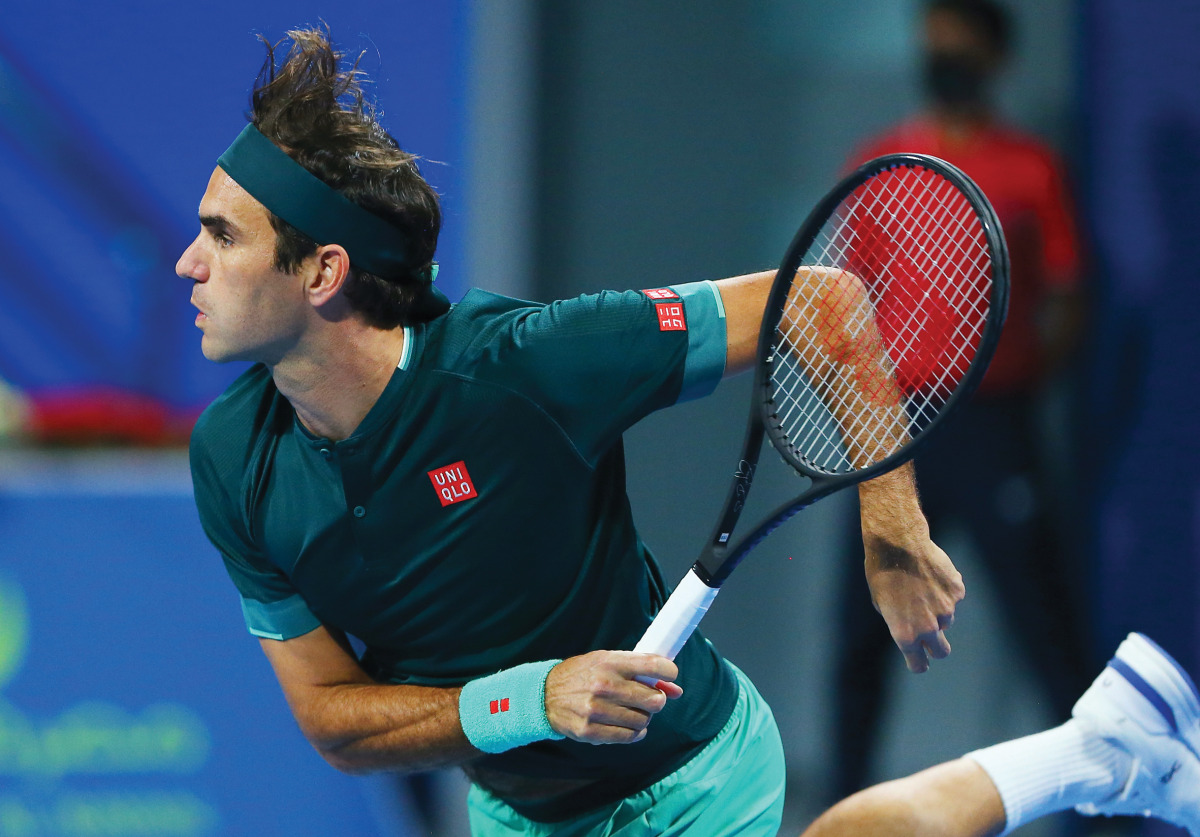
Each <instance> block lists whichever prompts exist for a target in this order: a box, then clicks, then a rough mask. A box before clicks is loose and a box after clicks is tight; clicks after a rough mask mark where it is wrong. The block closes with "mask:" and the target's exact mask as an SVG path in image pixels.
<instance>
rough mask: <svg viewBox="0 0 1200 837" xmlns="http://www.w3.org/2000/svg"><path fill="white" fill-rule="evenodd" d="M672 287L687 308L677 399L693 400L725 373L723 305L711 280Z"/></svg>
mask: <svg viewBox="0 0 1200 837" xmlns="http://www.w3.org/2000/svg"><path fill="white" fill-rule="evenodd" d="M671 290H673V291H674V292H675V293H677V294H679V296H680V298H681V299H682V300H683V308H684V311H686V312H687V328H688V353H687V360H686V361H685V362H684V365H683V386H682V387H681V388H680V390H679V401H680V402H682V401H693V400H695V399H697V398H703V397H704V396H706V395H710V394H712V391H713V390H714V389H716V388H717V384H719V383H720V382H721V378H722V376H724V374H725V355H726V352H727V350H728V343H727V337H726V332H725V305H724V303H722V301H721V292H720V291H719V290H718V289H717V286H716V284H715V283H714V282H708V281H705V282H689V283H688V284H686V285H672V286H671Z"/></svg>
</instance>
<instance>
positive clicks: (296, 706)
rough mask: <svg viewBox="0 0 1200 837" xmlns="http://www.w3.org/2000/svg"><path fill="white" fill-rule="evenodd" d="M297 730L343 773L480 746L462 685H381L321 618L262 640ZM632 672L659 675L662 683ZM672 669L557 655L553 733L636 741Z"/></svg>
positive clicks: (423, 763) (452, 756)
mask: <svg viewBox="0 0 1200 837" xmlns="http://www.w3.org/2000/svg"><path fill="white" fill-rule="evenodd" d="M260 642H261V643H262V648H263V652H264V653H265V654H266V655H267V659H268V660H269V661H270V663H271V666H272V668H273V669H274V670H275V675H276V677H277V678H278V679H279V683H280V686H282V688H283V693H284V696H285V697H286V698H287V702H288V705H289V706H290V707H291V710H292V714H293V715H294V716H295V718H296V721H297V723H298V724H299V726H300V729H301V731H302V732H303V733H304V735H305V737H306V738H307V739H308V740H309V742H310V743H311V744H312V745H313V747H314V748H316V750H317V752H318V753H320V754H321V756H322V757H324V758H325V760H326V761H328V762H329V763H330V764H332V765H333V766H334V767H336V768H337V769H339V770H342V771H344V772H347V773H369V772H373V771H377V770H388V771H402V772H403V771H412V770H424V769H429V768H433V767H441V766H446V765H454V764H461V763H463V762H466V761H469V760H471V759H473V758H476V757H478V756H480V755H482V753H481V752H480V751H479V750H477V749H476V748H475V747H474V746H472V745H471V743H470V742H469V741H468V740H467V736H466V734H465V733H464V732H463V729H462V724H461V722H460V720H459V714H458V700H459V693H460V692H461V691H462V688H461V687H450V688H439V687H431V686H408V685H385V684H380V683H377V682H376V681H374V680H372V679H371V678H370V677H369V676H368V675H367V674H366V672H364V671H363V670H362V668H361V667H360V666H359V664H358V661H357V660H356V659H355V657H354V655H353V652H352V651H351V649H350V647H349V644H348V643H347V642H346V640H345V637H344V636H341V635H340V634H338V633H336V632H334V631H331V630H329V629H328V628H325V627H323V626H322V627H319V628H317V629H316V630H314V631H311V632H309V633H307V634H305V635H303V636H300V637H296V638H294V639H289V640H283V641H279V640H271V639H263V640H260ZM638 675H645V676H648V677H655V678H659V679H660V680H661V681H662V684H661V685H662V688H663V689H664V690H665V691H660V690H659V689H654V688H651V687H649V686H644V685H642V684H641V683H639V682H637V681H636V680H634V678H635V677H636V676H638ZM676 676H678V669H677V668H676V667H675V664H674V663H672V662H671V661H670V660H667V659H665V658H663V657H657V656H654V655H651V654H634V653H632V652H625V651H596V652H592V653H591V654H585V655H583V656H580V657H572V658H570V659H568V660H564V661H563V662H562V663H559V664H558V665H557V666H555V667H554V669H552V670H551V672H550V675H549V677H547V679H546V716H547V719H548V720H549V722H550V725H551V727H552V728H553V729H554V731H555V732H557V733H558V734H560V735H565V736H567V737H568V738H572V739H575V740H577V741H588V742H591V743H595V744H602V743H626V742H632V741H640V740H641V739H642V738H643V737H645V730H646V727H647V725H648V724H649V723H650V719H651V718H652V717H653V715H654V714H655V713H656V712H658V711H659V710H661V709H662V708H663V706H664V705H665V704H666V700H667V699H668V697H678V696H679V695H681V694H682V693H683V690H682V689H680V688H679V686H677V685H676V684H675V683H674V682H672V681H673V680H674V679H675V677H676Z"/></svg>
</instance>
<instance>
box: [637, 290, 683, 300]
mask: <svg viewBox="0 0 1200 837" xmlns="http://www.w3.org/2000/svg"><path fill="white" fill-rule="evenodd" d="M642 293H644V294H645V295H646V296H648V297H649V298H650V299H679V294H677V293H675V292H674V291H673V290H671V289H670V288H650V289H649V290H645V291H642Z"/></svg>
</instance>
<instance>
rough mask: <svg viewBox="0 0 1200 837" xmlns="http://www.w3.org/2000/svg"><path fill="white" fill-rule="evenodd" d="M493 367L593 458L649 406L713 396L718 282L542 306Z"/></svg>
mask: <svg viewBox="0 0 1200 837" xmlns="http://www.w3.org/2000/svg"><path fill="white" fill-rule="evenodd" d="M493 348H494V352H493V356H492V358H491V362H492V369H491V371H490V373H489V374H490V375H491V376H493V377H495V378H497V379H499V380H501V381H503V382H505V383H508V384H510V385H511V386H513V387H514V388H518V389H520V390H522V391H523V392H525V393H526V394H527V395H528V396H529V397H530V398H532V399H533V400H534V401H536V402H537V404H538V406H539V407H541V409H543V410H544V411H545V412H546V413H548V414H549V415H550V416H551V417H552V418H553V419H554V420H555V421H556V422H557V423H558V425H559V426H560V427H561V428H562V429H563V430H564V432H565V433H566V434H567V435H568V436H569V437H570V439H571V441H572V442H573V443H574V445H575V446H576V448H577V449H578V450H579V452H580V453H581V455H583V456H584V457H585V459H587V460H588V461H589V462H593V463H594V462H595V461H596V459H597V458H598V457H599V456H600V455H601V454H602V453H604V452H605V451H606V450H607V449H608V448H609V447H611V445H612V444H613V443H615V442H616V440H617V439H619V438H620V436H621V434H622V433H624V432H625V430H627V429H628V428H629V427H630V426H632V425H633V424H635V423H636V422H637V421H638V420H639V419H641V418H643V417H645V416H646V415H648V414H649V413H651V412H653V411H655V410H658V409H661V408H663V407H668V406H670V405H672V404H675V403H678V402H680V401H685V400H689V399H694V398H699V397H702V396H704V395H708V394H709V393H711V392H712V391H713V389H715V388H716V386H717V384H718V383H719V382H720V380H721V377H722V375H723V374H724V371H725V356H726V348H727V344H726V331H725V309H724V306H723V304H722V302H721V295H720V291H719V290H718V289H717V286H716V285H715V284H714V283H712V282H697V283H691V284H685V285H675V286H671V287H663V288H650V289H647V290H643V291H625V292H614V291H606V292H603V293H600V294H596V295H587V296H581V297H578V298H576V299H571V300H563V301H560V302H555V303H551V304H549V305H546V306H540V307H537V308H534V309H532V310H531V311H529V312H528V313H527V314H526V315H525V316H522V317H521V318H519V319H518V320H516V321H514V322H513V323H512V325H511V327H510V329H509V330H508V332H507V334H505V335H504V336H503V337H502V338H501V340H500V341H498V344H496V345H494V347H493Z"/></svg>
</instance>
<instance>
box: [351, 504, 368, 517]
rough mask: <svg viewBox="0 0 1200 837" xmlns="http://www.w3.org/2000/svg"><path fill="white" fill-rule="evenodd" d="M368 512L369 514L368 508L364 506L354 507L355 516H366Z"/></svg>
mask: <svg viewBox="0 0 1200 837" xmlns="http://www.w3.org/2000/svg"><path fill="white" fill-rule="evenodd" d="M366 514H367V510H366V509H364V508H363V507H362V506H355V507H354V516H355V517H365V516H366Z"/></svg>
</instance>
